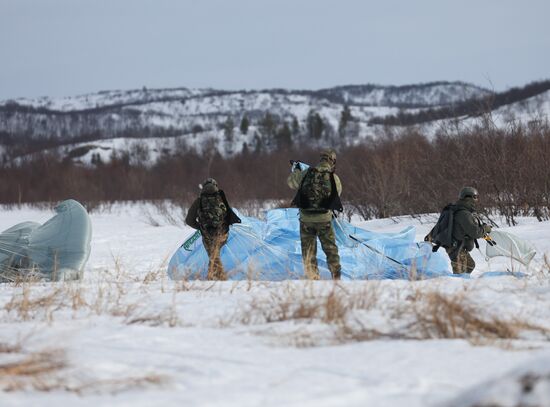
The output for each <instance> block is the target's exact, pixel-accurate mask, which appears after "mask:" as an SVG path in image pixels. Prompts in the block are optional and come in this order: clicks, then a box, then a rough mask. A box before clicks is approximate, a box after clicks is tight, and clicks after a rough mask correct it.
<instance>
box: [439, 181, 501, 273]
mask: <svg viewBox="0 0 550 407" xmlns="http://www.w3.org/2000/svg"><path fill="white" fill-rule="evenodd" d="M477 201H478V192H477V189H475V188H472V187H465V188H462V190H461V191H460V194H459V196H458V201H457V202H456V203H455V210H454V218H453V229H452V237H453V247H450V248H448V249H446V250H447V254H448V255H449V258H450V259H451V265H452V267H453V273H454V274H462V273H471V272H472V271H473V270H474V268H475V266H476V263H475V261H474V259H473V258H472V256H471V255H470V252H471V251H472V250H473V249H474V247H475V246H476V245H477V242H476V239H480V238H482V237H483V236H485V234H487V233H490V232H491V226H489V225H487V224H485V223H482V222H481V220H480V219H479V217H478V216H477V214H476V212H475V211H476V203H477Z"/></svg>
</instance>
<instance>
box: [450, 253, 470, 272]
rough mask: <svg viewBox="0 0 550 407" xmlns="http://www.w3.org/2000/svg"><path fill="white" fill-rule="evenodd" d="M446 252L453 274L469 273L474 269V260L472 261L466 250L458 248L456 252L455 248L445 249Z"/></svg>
mask: <svg viewBox="0 0 550 407" xmlns="http://www.w3.org/2000/svg"><path fill="white" fill-rule="evenodd" d="M447 254H448V255H449V258H450V259H451V266H452V268H453V273H454V274H464V273H468V274H470V273H471V272H472V271H474V268H475V267H476V262H475V261H474V259H473V258H472V256H471V255H470V253H469V252H468V250H465V249H460V250H458V252H457V250H456V249H447Z"/></svg>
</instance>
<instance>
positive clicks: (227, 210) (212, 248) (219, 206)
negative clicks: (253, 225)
mask: <svg viewBox="0 0 550 407" xmlns="http://www.w3.org/2000/svg"><path fill="white" fill-rule="evenodd" d="M240 222H241V220H240V219H239V217H238V216H237V215H235V213H234V212H233V210H232V209H231V207H230V206H229V204H228V203H227V199H226V197H225V194H224V192H223V191H222V190H221V189H219V188H218V183H217V182H216V180H214V179H213V178H208V179H207V180H206V181H204V183H203V184H202V190H201V193H200V196H199V197H198V198H197V199H196V200H195V201H194V202H193V204H192V205H191V207H190V208H189V211H188V212H187V216H186V218H185V223H187V224H188V225H189V226H191V227H192V228H193V229H198V230H200V232H201V236H202V243H203V245H204V248H205V249H206V253H208V259H209V261H208V275H207V278H208V279H209V280H227V276H226V274H225V271H224V269H223V265H222V261H221V259H220V251H221V248H222V246H223V245H224V244H225V243H226V242H227V237H228V233H229V226H230V225H232V224H233V223H240Z"/></svg>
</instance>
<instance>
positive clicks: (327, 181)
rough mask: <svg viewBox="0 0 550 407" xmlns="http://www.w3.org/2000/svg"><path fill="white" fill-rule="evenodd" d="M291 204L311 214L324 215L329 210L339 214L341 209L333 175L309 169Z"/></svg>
mask: <svg viewBox="0 0 550 407" xmlns="http://www.w3.org/2000/svg"><path fill="white" fill-rule="evenodd" d="M292 203H293V205H295V206H297V207H298V208H300V209H304V210H306V211H308V212H313V213H316V212H317V213H325V212H327V211H329V210H337V211H340V212H341V211H342V210H343V208H342V203H341V202H340V198H339V196H338V191H337V190H336V181H335V179H334V173H333V172H332V171H322V170H318V169H317V168H309V169H308V170H307V171H306V173H305V175H304V178H303V179H302V182H301V184H300V188H299V189H298V193H297V194H296V197H295V198H294V200H293V201H292Z"/></svg>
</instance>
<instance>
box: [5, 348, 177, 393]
mask: <svg viewBox="0 0 550 407" xmlns="http://www.w3.org/2000/svg"><path fill="white" fill-rule="evenodd" d="M67 367H69V364H68V362H67V358H66V354H65V352H64V351H62V350H59V349H56V350H45V351H41V352H34V353H30V354H28V355H24V356H23V357H22V358H21V359H20V360H17V361H14V362H9V363H3V364H0V390H3V391H6V392H14V391H26V390H35V391H40V392H50V391H65V392H70V393H76V394H78V395H83V394H87V393H110V394H116V393H120V392H122V391H126V390H130V389H132V388H144V387H150V386H159V385H162V384H164V383H166V382H167V381H168V379H167V377H166V376H161V375H156V374H147V375H143V376H138V377H123V378H117V379H107V380H91V381H90V380H85V379H79V378H78V376H77V377H75V374H74V372H68V371H66V370H65V369H66V368H67Z"/></svg>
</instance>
